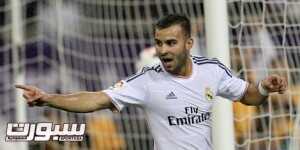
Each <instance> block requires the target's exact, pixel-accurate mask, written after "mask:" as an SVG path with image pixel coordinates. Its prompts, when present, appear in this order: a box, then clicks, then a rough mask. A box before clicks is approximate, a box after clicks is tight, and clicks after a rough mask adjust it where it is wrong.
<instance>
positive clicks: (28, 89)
mask: <svg viewBox="0 0 300 150" xmlns="http://www.w3.org/2000/svg"><path fill="white" fill-rule="evenodd" d="M15 87H16V88H18V89H22V90H23V97H24V98H25V99H26V101H27V104H28V105H29V106H43V105H45V104H46V102H45V101H44V100H45V98H46V97H47V95H48V94H47V93H45V92H44V91H43V90H41V89H39V88H37V87H34V86H29V85H15Z"/></svg>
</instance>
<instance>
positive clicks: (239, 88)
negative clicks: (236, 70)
mask: <svg viewBox="0 0 300 150" xmlns="http://www.w3.org/2000/svg"><path fill="white" fill-rule="evenodd" d="M219 75H220V78H219V79H220V81H219V84H218V90H217V96H221V97H224V98H227V99H229V100H232V101H234V100H236V101H237V100H240V99H241V98H242V97H243V96H244V94H245V92H246V90H247V86H248V83H247V82H246V81H244V80H242V79H240V78H237V77H236V76H234V75H232V73H231V71H230V70H229V69H228V68H227V67H226V66H225V65H223V64H220V65H219Z"/></svg>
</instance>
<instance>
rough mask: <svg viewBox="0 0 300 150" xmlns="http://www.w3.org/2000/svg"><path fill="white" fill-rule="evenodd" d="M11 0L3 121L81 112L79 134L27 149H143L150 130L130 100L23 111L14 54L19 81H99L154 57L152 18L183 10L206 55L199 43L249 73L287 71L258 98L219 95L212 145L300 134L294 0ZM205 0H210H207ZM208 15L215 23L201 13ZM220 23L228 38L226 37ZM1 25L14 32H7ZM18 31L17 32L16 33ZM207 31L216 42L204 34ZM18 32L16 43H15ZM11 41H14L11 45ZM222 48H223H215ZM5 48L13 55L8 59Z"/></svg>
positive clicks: (2, 58)
mask: <svg viewBox="0 0 300 150" xmlns="http://www.w3.org/2000/svg"><path fill="white" fill-rule="evenodd" d="M13 2H14V1H12V0H4V1H1V3H0V19H1V21H0V73H1V76H2V77H1V78H0V96H1V100H0V110H1V118H7V120H5V121H8V120H9V121H12V120H17V118H19V117H16V116H13V115H12V114H21V115H25V114H26V115H27V121H29V122H38V121H51V122H54V123H62V120H64V121H68V122H85V123H87V128H88V132H87V138H86V139H85V141H83V142H81V143H80V144H79V143H69V144H65V143H58V142H53V143H34V142H29V149H30V148H32V147H34V148H36V149H44V148H45V147H52V148H53V147H56V148H57V147H64V149H129V150H140V149H143V150H144V149H145V150H150V149H153V140H152V136H151V135H150V134H149V131H148V129H147V125H146V122H145V118H144V117H143V113H142V111H141V110H139V109H135V108H131V107H130V108H128V109H126V110H125V111H124V112H122V113H121V114H112V113H110V112H109V111H107V112H106V111H100V112H94V113H91V114H75V113H66V112H62V111H58V110H56V109H50V108H36V109H28V108H27V107H26V111H27V112H25V110H24V109H20V108H22V107H23V105H19V106H21V107H19V106H15V104H14V102H15V101H14V98H13V96H12V93H13V92H12V90H13V87H12V86H11V85H13V84H14V82H15V80H14V79H12V77H14V76H15V75H13V74H12V70H13V69H16V68H18V67H16V66H14V65H16V64H19V66H21V68H20V69H22V70H25V71H26V75H24V76H23V75H22V74H21V76H23V77H25V83H26V84H34V85H37V86H39V87H41V88H43V89H44V90H46V91H49V92H51V93H54V92H68V91H70V92H71V91H78V90H90V91H96V90H100V89H105V88H107V87H108V86H109V85H112V84H113V83H114V82H116V81H118V80H119V79H121V78H125V77H126V76H128V75H130V74H132V73H134V72H136V70H137V68H136V66H140V64H144V63H148V62H151V61H152V59H153V60H155V57H154V55H153V53H152V51H153V47H152V46H153V41H152V36H153V35H152V24H153V23H154V22H155V21H156V20H157V19H158V18H159V17H161V16H163V15H164V14H167V13H184V14H187V16H189V17H190V18H191V20H192V24H193V32H194V33H196V34H195V35H194V38H195V41H197V42H195V43H196V46H195V47H194V52H195V53H198V54H199V53H200V54H203V55H206V53H205V50H209V51H208V52H207V54H208V55H210V56H212V55H213V56H214V57H215V56H216V54H212V53H213V52H212V50H217V51H218V52H217V54H220V55H222V58H221V61H222V62H223V63H225V64H226V65H228V66H231V68H232V70H233V72H234V73H235V75H237V76H239V77H241V78H244V79H246V80H247V81H249V82H253V83H256V82H257V81H259V80H261V79H262V78H263V77H264V76H266V75H268V74H270V73H277V74H280V75H283V76H285V77H286V78H287V79H288V82H289V90H288V92H287V93H286V94H284V95H278V94H273V95H271V96H270V98H269V99H268V102H267V103H265V104H263V105H262V106H259V107H247V106H244V105H240V104H236V103H235V104H233V111H234V113H233V114H232V113H231V112H230V109H231V108H230V107H231V106H230V104H225V105H228V106H226V107H228V108H223V107H222V108H221V109H219V108H218V110H225V112H226V119H223V118H225V117H222V118H221V119H218V120H219V121H221V123H217V124H218V125H222V127H223V128H222V127H221V128H220V131H217V132H216V133H219V132H226V133H224V134H223V135H222V136H219V134H218V136H214V137H220V138H221V139H225V140H228V141H226V142H225V144H218V145H217V146H216V147H218V146H221V149H222V148H223V149H224V147H225V146H226V147H227V146H228V147H230V149H232V148H233V146H234V149H237V150H248V149H251V150H252V149H254V150H261V149H266V150H271V149H279V150H286V149H289V150H296V149H297V148H298V147H299V136H300V135H299V134H297V133H296V131H299V124H300V123H299V120H300V115H299V111H300V110H299V108H300V107H299V106H300V103H299V102H300V100H299V99H300V69H299V67H300V38H299V37H300V11H299V10H300V9H299V8H300V2H299V1H297V0H226V1H225V0H224V1H222V2H220V1H216V0H207V1H205V2H207V3H206V4H205V5H206V6H208V7H206V6H205V12H204V7H203V6H204V5H203V1H202V0H186V1H184V0H109V1H108V0H58V1H53V0H43V1H40V0H22V2H21V3H20V5H21V6H20V7H22V9H17V8H12V7H13V6H14V5H13ZM58 2H59V3H58ZM213 2H216V3H218V4H215V5H210V4H209V3H211V4H212V3H213ZM220 3H222V5H221V4H220ZM225 3H226V4H225ZM226 5H227V11H226V7H225V6H226ZM212 6H214V7H219V8H211V7H212ZM13 9H16V10H17V11H21V12H19V13H22V14H23V15H21V16H17V17H13V18H17V22H18V21H20V20H22V22H23V23H22V24H20V23H16V22H14V23H13V20H14V19H13V18H11V17H12V16H11V12H17V11H15V10H14V11H12V10H13ZM217 10H218V11H217ZM221 10H222V12H223V13H222V12H221V13H222V14H221V13H220V11H221ZM226 12H227V14H228V18H227V21H226V17H225V18H223V19H221V18H219V17H217V15H225V14H226ZM211 15H212V16H211ZM3 16H4V17H3ZM19 17H21V19H20V18H19ZM212 19H214V20H215V21H217V22H218V23H210V21H211V20H212ZM226 22H227V23H226ZM204 23H206V24H207V25H206V26H207V27H204V26H205V25H204ZM15 25H17V26H15ZM221 26H222V27H221ZM15 27H17V28H15ZM213 27H216V28H222V29H225V30H222V31H220V30H219V29H213ZM226 28H227V29H228V33H229V39H226V37H227V35H226V34H227V31H226ZM16 29H21V30H20V32H21V33H20V32H11V31H16ZM215 31H218V32H217V33H214V32H215ZM11 33H14V35H13V36H9V35H11ZM22 33H23V35H24V38H23V39H21V40H20V39H19V40H18V38H20V37H22ZM213 35H214V36H213ZM216 39H218V41H219V40H220V41H223V42H222V43H221V42H217V43H216V44H210V42H211V41H217V40H216ZM22 41H23V43H24V44H20V43H22ZM226 41H229V43H227V44H226ZM206 42H207V43H208V44H207V47H206ZM18 45H19V46H20V45H21V47H20V49H19V53H18V54H16V51H15V49H16V46H18ZM228 48H229V53H227V52H225V54H221V53H219V52H221V51H222V52H224V51H223V50H225V49H228ZM13 53H14V56H13ZM15 56H18V57H19V58H20V59H21V60H22V61H19V62H18V61H16V60H18V59H17V58H16V57H15ZM229 56H230V59H229ZM141 58H142V59H141ZM138 61H139V62H140V63H139V65H137V64H136V63H137V62H138ZM156 61H157V59H156ZM14 72H16V71H14ZM17 72H19V71H18V70H17ZM24 73H25V72H24ZM19 74H20V73H19ZM224 103H227V101H226V100H224ZM23 108H24V107H23ZM226 109H228V110H229V111H226ZM17 111H19V112H21V111H22V112H21V113H17ZM225 112H222V116H224V115H225ZM232 115H233V120H234V124H233V125H232V122H231V121H230V120H232V119H230V118H231V116H232ZM19 116H20V115H19ZM22 118H23V119H25V118H26V117H25V116H23V117H22V116H21V119H22ZM225 122H227V123H225ZM225 124H227V125H226V126H227V127H226V129H224V128H225V127H224V126H225ZM233 131H234V132H233ZM214 141H215V142H216V140H214ZM226 149H227V148H226ZM228 149H229V148H228Z"/></svg>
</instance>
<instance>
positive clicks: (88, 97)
mask: <svg viewBox="0 0 300 150" xmlns="http://www.w3.org/2000/svg"><path fill="white" fill-rule="evenodd" d="M16 88H19V89H22V90H23V97H24V98H25V99H26V101H27V104H28V105H29V106H49V107H54V108H58V109H63V110H66V111H71V112H93V111H95V110H100V109H106V108H110V109H114V105H113V104H112V102H111V99H110V97H109V96H108V95H106V94H105V93H104V92H101V91H99V92H86V91H84V92H76V93H72V94H48V93H46V92H44V91H42V90H41V89H39V88H37V87H34V86H28V85H16Z"/></svg>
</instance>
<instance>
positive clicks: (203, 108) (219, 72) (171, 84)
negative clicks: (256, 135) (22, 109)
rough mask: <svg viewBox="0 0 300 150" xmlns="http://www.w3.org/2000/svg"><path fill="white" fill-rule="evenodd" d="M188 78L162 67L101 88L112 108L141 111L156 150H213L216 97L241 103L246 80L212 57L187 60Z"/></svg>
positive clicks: (194, 57)
mask: <svg viewBox="0 0 300 150" xmlns="http://www.w3.org/2000/svg"><path fill="white" fill-rule="evenodd" d="M191 59H192V61H193V67H192V75H191V76H190V77H189V78H179V77H176V76H173V75H171V74H170V73H168V72H166V71H165V70H164V68H163V66H162V65H161V64H159V65H156V66H154V67H150V68H144V69H143V70H142V71H141V72H140V73H137V74H135V75H133V76H132V77H129V78H128V79H126V80H122V81H120V82H119V83H117V84H116V85H115V86H113V87H111V88H109V89H107V90H104V92H105V93H107V94H108V95H109V96H110V97H111V99H112V102H113V104H114V105H115V107H116V108H117V109H118V110H119V111H121V110H122V109H123V108H124V107H125V106H128V105H135V106H139V107H141V108H142V109H144V111H145V114H146V119H147V121H148V125H149V128H150V131H151V133H152V135H153V138H154V149H155V150H170V149H171V150H177V149H178V150H179V149H180V150H181V149H182V150H183V149H184V150H211V149H212V145H211V144H212V143H211V115H212V114H211V113H212V112H211V111H212V106H213V104H214V102H215V98H216V96H222V97H225V98H228V99H230V100H239V99H240V98H241V97H242V96H243V95H244V92H245V90H246V88H247V82H245V81H243V80H241V79H239V78H237V77H234V76H233V75H232V74H231V72H230V70H229V69H227V67H226V66H224V65H223V64H222V63H220V62H219V61H218V60H216V59H208V58H206V57H200V56H191Z"/></svg>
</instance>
